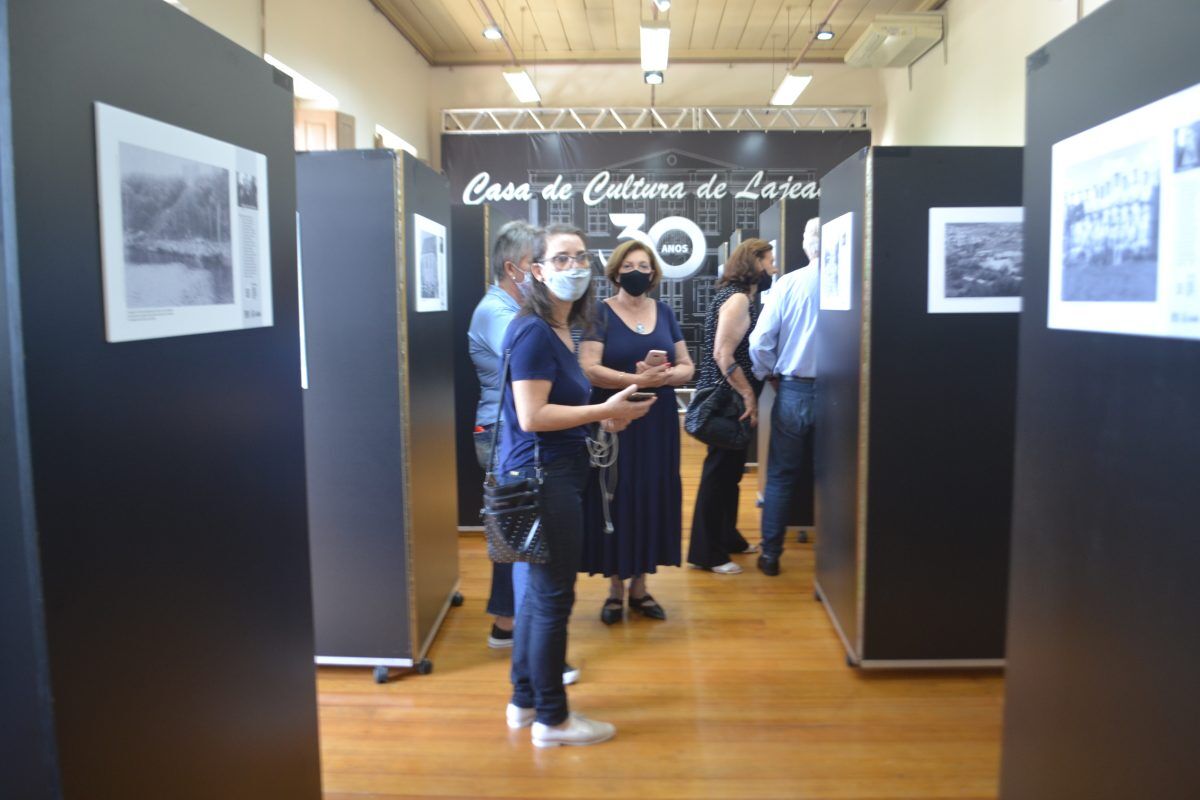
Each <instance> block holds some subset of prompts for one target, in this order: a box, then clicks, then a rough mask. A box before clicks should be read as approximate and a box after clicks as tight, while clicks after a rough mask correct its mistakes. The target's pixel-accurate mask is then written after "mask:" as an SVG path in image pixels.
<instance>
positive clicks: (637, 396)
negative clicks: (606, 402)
mask: <svg viewBox="0 0 1200 800" xmlns="http://www.w3.org/2000/svg"><path fill="white" fill-rule="evenodd" d="M657 396H658V395H656V394H655V393H654V392H634V393H633V394H631V395H629V401H630V402H631V403H644V402H646V401H647V400H653V399H654V398H655V397H657Z"/></svg>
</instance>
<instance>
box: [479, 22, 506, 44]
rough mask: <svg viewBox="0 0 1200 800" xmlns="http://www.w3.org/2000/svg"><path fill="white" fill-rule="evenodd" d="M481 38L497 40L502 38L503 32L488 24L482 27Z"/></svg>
mask: <svg viewBox="0 0 1200 800" xmlns="http://www.w3.org/2000/svg"><path fill="white" fill-rule="evenodd" d="M483 38H485V39H491V40H492V41H493V42H498V41H500V40H501V39H503V38H504V34H503V33H501V32H500V29H499V28H497V27H496V26H495V25H488V26H487V27H486V28H484V29H483Z"/></svg>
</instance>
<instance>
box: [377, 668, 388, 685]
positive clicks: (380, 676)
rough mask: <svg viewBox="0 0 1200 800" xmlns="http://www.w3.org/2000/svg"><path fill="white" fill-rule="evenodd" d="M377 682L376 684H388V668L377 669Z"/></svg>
mask: <svg viewBox="0 0 1200 800" xmlns="http://www.w3.org/2000/svg"><path fill="white" fill-rule="evenodd" d="M375 682H376V683H387V682H388V668H387V667H383V666H379V667H376V668H375Z"/></svg>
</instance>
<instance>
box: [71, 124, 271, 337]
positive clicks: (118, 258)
mask: <svg viewBox="0 0 1200 800" xmlns="http://www.w3.org/2000/svg"><path fill="white" fill-rule="evenodd" d="M95 110H96V156H97V173H98V179H99V180H98V186H99V211H100V234H101V248H102V251H103V253H102V255H103V258H102V264H103V271H104V276H103V277H104V306H105V327H106V337H107V339H108V341H110V342H123V341H132V340H138V339H156V338H163V337H168V336H185V335H190V334H199V333H213V332H217V331H228V330H236V329H239V328H251V327H260V326H264V325H271V324H272V321H273V320H272V309H271V291H270V287H271V273H270V263H271V262H270V246H269V240H268V238H267V232H268V227H267V215H266V202H265V196H263V195H262V194H260V188H261V187H264V186H265V184H266V157H265V156H262V155H260V154H258V153H253V152H250V151H248V150H244V149H242V148H238V147H235V146H233V145H230V144H227V143H225V142H221V141H218V140H216V139H212V138H210V137H207V136H203V135H201V134H198V133H194V132H192V131H187V130H184V129H182V128H177V127H175V126H173V125H168V124H166V123H163V122H158V121H157V120H152V119H150V118H148V117H143V116H140V115H137V114H132V113H130V112H128V111H123V110H121V109H118V108H113V107H112V106H107V105H104V104H102V103H97V104H96V109H95ZM260 232H261V235H260Z"/></svg>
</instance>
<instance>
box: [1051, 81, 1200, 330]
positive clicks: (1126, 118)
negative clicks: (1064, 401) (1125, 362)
mask: <svg viewBox="0 0 1200 800" xmlns="http://www.w3.org/2000/svg"><path fill="white" fill-rule="evenodd" d="M1197 121H1200V84H1196V85H1194V86H1191V87H1189V88H1187V89H1182V90H1180V91H1178V92H1175V93H1174V94H1170V95H1167V96H1166V97H1162V98H1160V99H1158V100H1155V101H1153V102H1151V103H1147V104H1146V105H1143V106H1140V107H1138V108H1135V109H1133V110H1132V111H1128V112H1126V113H1124V114H1121V115H1120V116H1118V117H1114V118H1112V119H1110V120H1108V121H1106V122H1101V123H1100V124H1098V125H1095V126H1093V127H1091V128H1088V129H1087V130H1084V131H1081V132H1080V133H1077V134H1075V135H1074V136H1069V137H1067V138H1066V139H1063V140H1061V141H1059V142H1056V143H1055V144H1054V145H1053V147H1052V148H1051V151H1050V152H1051V155H1050V262H1049V280H1048V284H1049V286H1048V290H1047V291H1048V293H1049V297H1048V298H1047V300H1048V302H1047V307H1046V327H1048V328H1053V329H1057V330H1076V331H1089V332H1092V333H1115V334H1124V335H1132V336H1156V337H1163V338H1173V339H1200V323H1197V324H1194V325H1191V326H1189V327H1191V330H1190V331H1181V330H1178V329H1177V328H1176V326H1175V325H1173V324H1172V323H1171V320H1170V307H1169V305H1167V303H1166V302H1164V300H1163V292H1164V290H1165V289H1166V288H1167V287H1168V286H1169V283H1170V281H1169V279H1167V278H1165V277H1164V268H1163V267H1164V265H1170V266H1169V267H1168V269H1171V270H1172V271H1173V268H1174V264H1175V247H1174V242H1173V240H1172V239H1171V238H1170V237H1168V236H1165V235H1164V233H1165V232H1167V231H1168V230H1173V228H1174V226H1173V225H1172V226H1171V228H1170V229H1168V227H1167V225H1168V222H1167V216H1168V215H1167V214H1166V213H1164V212H1165V210H1166V209H1168V208H1170V207H1172V206H1173V205H1174V203H1175V196H1174V195H1175V192H1174V187H1173V186H1172V183H1173V181H1172V180H1171V179H1170V178H1169V176H1171V175H1173V174H1174V150H1175V140H1174V133H1175V129H1176V128H1178V127H1181V126H1184V125H1189V124H1192V123H1195V122H1197ZM1147 130H1157V131H1158V133H1157V135H1154V136H1148V135H1147V134H1146V131H1147ZM1142 143H1154V144H1156V146H1157V147H1158V148H1159V150H1160V152H1159V195H1158V205H1159V214H1158V276H1157V277H1158V281H1157V292H1156V294H1157V297H1158V299H1157V300H1155V301H1153V302H1139V301H1084V300H1077V301H1065V300H1062V299H1061V298H1062V284H1063V263H1062V262H1063V238H1064V232H1063V223H1064V221H1065V217H1066V207H1065V206H1066V204H1065V203H1064V202H1063V196H1062V192H1061V189H1062V187H1063V184H1064V182H1065V179H1066V173H1067V171H1068V170H1069V169H1071V168H1072V167H1075V166H1077V165H1079V164H1081V163H1083V162H1085V161H1089V160H1092V159H1094V158H1097V157H1100V156H1103V155H1105V154H1107V153H1112V152H1115V151H1117V150H1122V149H1124V148H1126V147H1130V146H1133V145H1136V144H1142ZM1197 271H1200V265H1198V267H1197Z"/></svg>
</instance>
